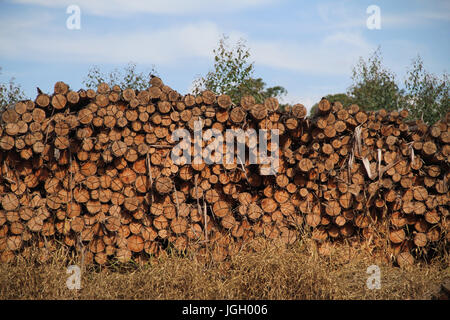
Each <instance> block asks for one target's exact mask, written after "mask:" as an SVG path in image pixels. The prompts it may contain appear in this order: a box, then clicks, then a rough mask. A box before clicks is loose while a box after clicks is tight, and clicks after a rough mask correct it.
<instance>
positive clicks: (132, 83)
mask: <svg viewBox="0 0 450 320" xmlns="http://www.w3.org/2000/svg"><path fill="white" fill-rule="evenodd" d="M152 74H157V72H156V70H155V68H154V67H153V68H152V70H151V72H149V73H143V72H138V71H137V70H136V64H135V63H133V62H129V63H128V64H127V65H126V66H125V67H123V69H122V70H119V69H117V68H116V69H114V70H113V71H111V72H109V73H104V72H102V71H101V70H100V68H99V67H98V66H93V67H91V68H90V69H89V72H88V74H87V76H86V78H85V79H84V80H83V84H84V85H85V86H86V87H88V88H91V89H96V88H97V86H98V85H99V84H100V83H102V82H105V83H107V84H109V85H110V86H111V87H112V86H114V85H119V86H120V87H121V88H132V89H135V90H144V89H147V88H148V86H149V82H150V79H151V75H152Z"/></svg>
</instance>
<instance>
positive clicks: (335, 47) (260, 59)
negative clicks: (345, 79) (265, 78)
mask: <svg viewBox="0 0 450 320" xmlns="http://www.w3.org/2000/svg"><path fill="white" fill-rule="evenodd" d="M250 47H251V48H252V53H253V58H254V60H255V62H256V63H257V64H258V65H265V66H269V67H273V68H282V69H288V70H296V71H301V72H306V73H311V74H333V75H339V74H348V72H349V70H350V69H351V66H352V65H353V63H354V62H355V61H356V59H358V58H359V57H360V56H367V55H368V54H369V53H370V52H372V51H373V50H374V48H375V46H373V45H371V44H370V43H368V42H367V41H366V40H365V39H364V38H363V37H362V36H361V35H360V34H358V33H350V32H347V33H344V32H336V33H333V34H330V35H328V36H325V37H324V38H323V39H322V40H317V41H314V40H312V41H309V42H305V43H302V42H301V41H296V40H293V41H289V42H287V41H285V42H282V41H250Z"/></svg>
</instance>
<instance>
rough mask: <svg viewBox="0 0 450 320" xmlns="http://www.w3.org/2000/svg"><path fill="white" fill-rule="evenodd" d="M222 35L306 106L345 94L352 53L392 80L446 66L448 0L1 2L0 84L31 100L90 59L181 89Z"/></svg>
mask: <svg viewBox="0 0 450 320" xmlns="http://www.w3.org/2000/svg"><path fill="white" fill-rule="evenodd" d="M71 5H72V6H73V5H75V6H77V7H78V8H79V9H80V15H79V17H80V19H79V22H80V23H79V27H80V28H79V29H77V25H76V20H74V19H73V17H74V16H73V14H74V13H75V11H71V10H69V13H67V9H68V7H69V6H71ZM374 6H375V7H374ZM374 8H375V9H374ZM378 13H379V15H378ZM378 18H379V19H378ZM68 19H69V27H68V25H67V20H68ZM74 27H75V28H74ZM223 34H225V35H228V36H229V37H230V43H234V42H236V41H237V40H238V39H241V38H242V39H244V40H245V41H246V44H247V46H248V48H249V49H250V54H251V57H250V60H251V61H253V62H254V64H255V74H254V75H255V76H256V77H261V78H262V79H263V80H264V81H265V82H266V83H267V85H269V86H274V85H281V86H283V87H285V88H286V89H287V91H288V94H287V96H285V97H284V98H283V99H282V101H283V102H287V103H303V104H304V105H305V106H307V107H308V108H310V107H311V106H312V105H313V104H314V103H316V102H317V101H318V100H320V98H321V97H323V96H325V95H327V94H333V93H341V92H345V91H346V90H347V89H348V87H349V86H350V85H351V83H352V80H351V74H352V67H353V66H355V65H356V64H357V62H358V59H359V57H363V58H365V59H367V58H368V57H369V56H370V55H371V54H372V53H373V52H374V51H375V50H376V49H377V48H378V47H380V48H381V54H382V56H383V62H384V65H385V66H386V67H387V68H388V69H390V70H391V71H393V72H394V73H395V74H396V76H397V79H398V80H399V84H400V85H401V84H402V83H403V81H404V78H405V75H406V71H407V69H408V67H409V66H410V65H411V61H412V59H414V58H415V57H417V55H420V56H421V57H422V58H423V60H424V63H425V68H426V69H427V70H428V71H430V72H432V73H435V74H437V75H441V74H442V73H443V72H449V69H450V68H449V67H450V59H449V54H450V41H449V39H450V1H448V0H446V1H445V0H444V1H426V0H410V1H403V0H396V1H375V0H370V1H345V0H334V1H287V0H278V1H276V0H227V1H224V0H222V1H219V0H192V1H188V0H150V1H137V0H95V1H94V0H69V1H65V0H60V1H58V0H0V67H2V74H1V75H0V82H3V83H4V82H7V81H9V79H10V78H11V77H14V78H15V81H16V83H18V84H20V85H21V86H22V88H23V90H24V91H25V93H26V94H27V95H28V96H29V97H31V98H34V97H35V96H36V87H37V86H39V88H41V89H42V90H43V91H45V92H49V93H51V92H52V91H53V84H54V83H55V82H56V81H59V80H62V81H64V82H66V83H68V84H69V85H70V87H71V88H72V89H73V90H78V89H80V88H82V87H84V86H83V84H82V81H83V79H84V78H85V77H86V75H87V73H88V70H89V68H90V67H92V66H94V65H96V66H98V67H99V68H100V69H101V70H103V71H106V72H108V71H112V70H113V69H115V68H123V67H124V66H126V65H127V64H128V63H129V62H133V63H135V64H136V65H137V70H138V71H142V72H150V71H151V69H152V67H154V68H155V69H156V71H157V72H158V75H159V76H160V77H161V78H162V79H163V81H164V82H165V84H167V85H169V86H170V87H172V88H173V89H175V90H177V91H178V92H180V93H182V94H185V93H188V92H189V91H190V90H191V88H192V82H193V80H194V79H195V78H197V77H198V76H201V75H204V74H206V73H207V72H208V71H209V70H211V69H212V66H213V53H212V50H213V49H214V48H215V47H216V46H217V44H218V41H219V39H220V38H221V36H222V35H223Z"/></svg>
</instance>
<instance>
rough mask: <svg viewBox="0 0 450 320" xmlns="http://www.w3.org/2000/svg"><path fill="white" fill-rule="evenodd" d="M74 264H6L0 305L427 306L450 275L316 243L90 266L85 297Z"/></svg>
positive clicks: (441, 268)
mask: <svg viewBox="0 0 450 320" xmlns="http://www.w3.org/2000/svg"><path fill="white" fill-rule="evenodd" d="M70 263H71V262H70V261H68V259H67V257H66V256H65V255H64V254H63V253H62V251H58V252H56V253H55V254H54V256H53V257H52V259H51V261H50V262H48V263H46V264H45V265H42V264H38V263H37V262H35V260H34V259H33V258H30V259H29V260H28V261H25V260H21V261H15V262H14V263H12V264H1V265H0V299H201V300H203V299H428V298H430V296H431V294H434V293H436V290H438V289H437V288H438V286H439V284H440V283H442V281H443V280H444V278H445V277H448V275H449V274H450V272H449V271H450V269H449V265H448V259H445V260H444V261H442V260H441V261H434V262H432V263H430V264H422V265H421V264H418V265H415V266H412V267H410V268H409V269H408V270H405V269H400V268H397V267H393V266H392V265H389V264H387V263H385V262H384V263H383V262H381V261H380V260H379V259H376V258H374V257H371V256H370V255H368V254H367V253H364V252H363V251H361V250H354V249H351V248H350V247H345V246H343V247H340V248H339V249H336V250H335V252H334V253H333V254H332V255H331V256H330V257H327V258H322V257H318V255H317V253H316V250H315V248H314V246H313V245H312V243H311V242H309V241H303V242H298V243H296V244H295V245H294V246H293V247H291V248H289V249H285V248H283V247H280V246H277V245H275V244H269V243H264V244H263V248H260V249H259V250H258V251H257V252H242V253H239V254H238V255H236V256H234V257H233V258H232V259H231V260H230V261H228V262H225V263H211V264H208V265H205V264H202V263H199V262H196V260H195V259H192V258H190V257H179V256H176V255H169V256H166V257H162V258H159V259H156V258H154V259H152V260H150V263H148V264H145V265H137V264H128V265H126V266H124V265H122V266H112V267H109V268H104V267H103V268H100V267H88V268H87V269H86V270H85V272H84V273H83V275H82V289H81V290H79V291H77V290H69V289H68V288H67V287H66V280H67V278H68V277H69V275H67V274H66V266H67V265H69V264H70ZM372 264H377V265H378V266H379V267H380V269H381V289H379V290H369V289H368V288H367V286H366V280H367V278H368V277H369V275H368V274H367V273H366V270H367V267H368V266H370V265H372Z"/></svg>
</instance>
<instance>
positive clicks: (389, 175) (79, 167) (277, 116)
mask: <svg viewBox="0 0 450 320" xmlns="http://www.w3.org/2000/svg"><path fill="white" fill-rule="evenodd" d="M306 113H307V112H306V108H305V107H304V106H303V105H301V104H296V105H293V106H287V107H286V108H285V109H284V110H282V111H281V110H280V106H279V103H278V101H277V100H276V99H275V98H268V99H266V100H265V101H264V103H262V104H259V103H256V102H255V99H254V98H253V97H251V96H246V97H244V98H242V100H241V101H240V104H239V105H235V104H234V103H232V101H231V99H230V97H228V96H226V95H220V96H216V95H215V94H214V93H212V92H210V91H205V92H203V93H202V94H201V95H198V96H193V95H190V94H187V95H184V96H182V95H180V94H179V93H177V92H176V91H175V90H172V89H171V88H170V87H168V86H166V85H164V84H163V82H162V81H161V79H159V78H158V77H154V78H153V79H152V80H151V82H150V88H148V89H147V90H143V91H139V92H138V91H135V90H133V89H130V88H128V89H124V90H122V89H121V88H120V87H118V86H113V87H112V88H111V87H109V86H108V85H107V84H105V83H102V84H100V85H99V86H98V88H97V91H95V90H92V89H89V90H79V91H78V92H75V91H72V90H70V88H69V86H68V85H67V84H65V83H63V82H57V83H56V84H55V86H54V92H53V94H51V95H49V94H45V93H42V92H39V94H38V96H37V97H36V99H35V100H34V101H31V100H27V101H21V102H18V103H17V104H15V105H14V106H12V107H10V108H9V109H7V110H5V111H4V112H3V113H2V115H1V122H2V124H1V127H0V171H1V177H0V180H1V183H0V200H1V206H0V260H1V261H3V262H7V261H11V260H12V259H13V258H14V257H15V256H16V255H23V256H27V255H29V254H30V252H31V248H33V247H37V248H39V250H40V258H39V259H40V260H41V261H45V260H46V259H48V257H50V255H51V253H52V252H53V251H54V250H56V248H57V247H58V246H59V245H61V244H62V245H64V246H67V247H68V248H70V249H71V250H72V249H73V250H76V251H79V250H82V251H83V252H84V257H85V261H86V262H87V263H90V262H94V261H95V262H96V263H98V264H105V263H108V261H111V260H112V259H118V260H119V261H121V262H126V261H128V260H130V259H135V260H139V261H145V260H146V259H148V257H149V256H152V255H159V254H161V253H164V252H167V250H176V251H181V252H184V251H186V250H188V251H190V252H195V253H196V254H197V256H198V257H199V258H202V259H209V258H212V259H213V260H215V261H223V260H224V259H226V258H227V256H228V255H232V254H233V253H235V252H237V251H238V250H239V249H240V248H241V246H242V244H243V243H245V241H247V240H249V239H253V238H257V237H265V238H268V239H281V241H283V242H284V243H286V244H292V243H294V242H295V241H296V239H298V238H299V237H300V236H303V235H309V236H311V237H312V239H314V240H315V241H317V242H318V243H319V246H320V248H322V251H324V252H326V248H327V247H328V246H329V244H330V243H333V242H336V241H340V240H343V239H355V238H356V239H362V240H365V241H368V242H370V243H372V244H373V245H374V246H375V247H376V246H382V244H383V242H386V243H388V244H389V246H388V247H389V248H390V254H391V255H392V257H396V258H397V261H398V263H399V264H402V263H412V262H413V261H414V259H416V258H419V257H422V256H427V255H429V254H431V253H435V254H436V252H437V254H444V252H445V251H448V241H449V238H450V232H449V231H450V216H449V207H448V202H449V188H448V180H449V176H450V172H449V159H450V126H449V114H447V117H446V118H445V119H443V120H441V121H439V122H438V123H436V124H434V125H433V126H427V125H425V124H424V123H423V122H421V121H414V122H407V121H406V119H405V118H406V117H407V116H408V113H407V111H399V112H397V111H393V112H386V111H385V110H379V111H377V112H365V111H362V110H361V109H360V108H359V107H358V106H357V105H351V106H350V107H348V108H343V107H342V104H340V103H333V104H330V103H329V102H328V101H327V100H325V99H322V100H321V101H320V103H319V105H318V112H317V114H316V115H315V116H313V117H311V118H308V117H306ZM199 119H202V121H203V132H204V135H203V140H204V142H203V143H204V145H208V144H209V143H210V142H211V141H213V140H214V137H212V136H211V135H208V133H207V132H206V130H207V129H217V130H219V132H223V133H224V132H225V131H226V130H227V129H243V130H244V131H245V130H249V129H255V130H256V131H257V130H259V129H278V130H279V131H278V132H279V145H278V146H277V145H275V144H273V143H272V144H271V143H269V149H270V150H271V151H272V152H273V153H275V152H278V155H279V158H280V160H279V165H278V167H277V168H276V169H277V173H276V174H275V175H263V174H261V172H260V170H261V168H262V166H264V165H261V164H252V163H250V162H249V157H248V156H247V157H245V159H241V158H239V157H236V156H235V158H234V162H233V163H232V164H228V163H224V164H218V163H213V164H206V163H204V162H202V163H196V162H192V163H175V162H173V161H172V158H171V151H172V148H173V146H174V145H176V143H177V142H176V141H173V138H172V136H171V135H172V133H173V132H174V131H175V130H176V129H180V128H182V129H187V130H188V131H189V132H191V133H192V134H193V131H194V122H195V121H196V120H199ZM267 135H268V136H269V137H270V134H267ZM216 142H217V141H216ZM245 143H246V146H247V152H248V150H249V147H252V146H255V144H256V143H257V141H255V140H254V139H251V138H249V137H247V139H246V142H245ZM184 148H185V149H186V148H193V146H184ZM252 150H253V149H252Z"/></svg>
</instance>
